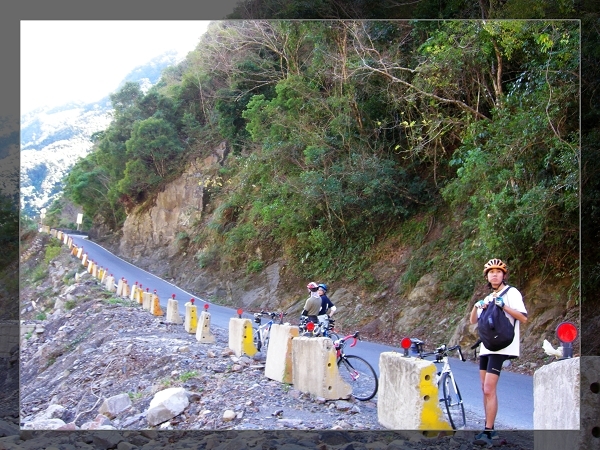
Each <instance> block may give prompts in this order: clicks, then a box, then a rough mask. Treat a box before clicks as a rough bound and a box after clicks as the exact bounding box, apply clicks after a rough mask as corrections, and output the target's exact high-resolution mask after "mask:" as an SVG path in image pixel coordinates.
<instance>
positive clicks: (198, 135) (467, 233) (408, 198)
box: [65, 20, 580, 295]
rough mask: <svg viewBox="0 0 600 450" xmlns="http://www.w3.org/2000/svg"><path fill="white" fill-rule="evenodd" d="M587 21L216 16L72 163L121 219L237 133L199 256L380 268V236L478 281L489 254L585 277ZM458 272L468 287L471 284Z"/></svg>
mask: <svg viewBox="0 0 600 450" xmlns="http://www.w3.org/2000/svg"><path fill="white" fill-rule="evenodd" d="M579 37H580V36H579V24H578V22H576V21H487V22H484V21H443V22H442V21H440V22H438V21H429V22H418V21H417V22H406V21H404V22H388V21H373V22H371V21H326V22H320V21H310V22H294V21H285V20H284V21H233V22H216V23H213V24H212V25H211V27H210V28H209V30H208V32H207V33H206V34H205V35H204V36H203V37H202V39H201V42H200V44H199V45H198V47H197V49H196V50H195V51H194V52H192V53H190V54H189V55H188V57H187V59H186V60H185V61H184V62H182V63H181V64H180V65H178V66H175V67H171V68H169V69H168V70H166V71H165V72H164V74H163V77H162V79H161V81H160V82H159V83H158V84H157V85H155V86H154V87H153V88H151V89H150V91H148V92H147V93H146V94H144V93H142V91H141V89H140V87H139V85H137V84H136V83H131V82H130V83H127V84H125V86H124V87H123V88H122V89H121V90H119V91H118V92H116V93H115V94H112V95H111V101H112V103H113V106H114V120H113V122H112V123H111V125H110V126H109V127H108V129H106V130H105V131H103V132H101V133H98V134H96V135H95V136H94V141H95V150H94V152H93V153H91V154H90V155H89V156H88V157H87V158H85V159H82V160H80V162H78V163H77V164H76V166H75V167H74V168H73V170H72V171H71V173H70V174H69V176H68V178H67V179H66V187H65V194H66V196H67V197H69V198H70V199H71V200H73V201H74V202H76V203H78V204H80V205H82V206H83V208H84V214H85V215H86V216H88V217H96V218H97V219H100V218H101V219H102V220H103V221H104V222H105V223H106V224H108V225H109V226H110V227H111V228H113V229H117V228H118V227H119V226H120V225H121V224H122V222H123V220H124V218H125V216H126V213H127V212H128V211H131V210H132V208H134V207H136V206H138V205H143V204H144V203H145V202H147V201H149V200H151V198H152V196H153V195H154V194H155V193H156V192H158V191H159V190H160V189H161V187H162V186H163V185H164V183H166V182H168V181H169V180H171V179H173V178H174V177H176V176H177V175H178V174H179V173H181V171H182V170H183V168H184V167H185V162H186V161H187V160H189V159H190V158H195V157H197V156H202V155H205V154H207V153H208V152H210V151H211V149H212V148H213V147H214V145H215V144H216V143H218V142H219V141H221V140H223V139H225V140H227V142H228V144H229V146H230V148H231V154H230V156H229V158H228V160H227V163H226V164H225V165H224V166H223V167H222V169H221V170H220V171H218V172H215V173H211V174H205V178H204V179H203V180H202V181H201V183H202V184H203V186H204V188H205V190H206V191H207V192H208V193H209V195H210V198H211V203H212V204H213V205H218V206H217V207H216V209H215V210H214V211H211V212H212V214H211V215H210V219H209V220H208V222H206V223H203V224H198V227H197V233H196V235H194V236H190V238H191V242H192V243H193V244H194V245H196V246H197V248H198V249H200V250H199V253H198V264H199V265H200V266H201V267H202V266H206V265H207V264H209V263H211V264H213V265H214V264H217V265H218V264H221V265H223V264H226V265H229V266H235V267H240V266H242V267H243V265H246V266H247V267H248V268H249V269H250V270H253V269H257V268H258V269H259V268H260V267H262V266H263V263H264V261H262V260H261V259H260V257H258V259H257V257H256V256H255V255H256V252H255V251H254V250H255V249H256V248H257V247H259V246H260V248H261V249H262V250H263V257H262V258H268V257H269V255H281V254H283V255H285V256H286V257H287V258H288V259H289V260H290V261H291V262H292V263H293V264H292V267H293V270H294V271H296V273H297V274H299V275H302V276H306V277H313V276H314V275H315V274H318V275H319V276H320V277H322V278H325V279H329V280H336V279H346V280H349V279H360V280H363V281H364V282H365V283H367V284H368V282H369V271H368V270H369V265H370V264H371V262H372V259H371V256H372V253H371V252H372V251H373V248H374V247H376V245H377V243H379V242H381V241H382V240H383V239H386V238H389V237H390V236H399V237H401V238H402V239H404V241H405V242H406V239H409V238H410V239H412V240H413V241H414V243H415V244H417V246H418V244H420V243H421V242H420V241H421V240H422V239H423V238H424V236H425V234H426V233H427V221H428V220H432V218H435V217H438V218H441V217H445V218H446V220H448V221H454V226H453V227H452V228H448V230H447V232H446V233H445V235H444V236H442V238H440V239H438V240H437V241H436V242H435V243H433V244H431V246H430V247H427V246H423V247H421V248H420V249H419V252H420V253H419V254H418V255H414V256H415V257H414V258H412V259H411V261H412V262H411V267H410V268H409V270H408V271H407V273H406V275H405V276H406V278H407V279H406V283H407V284H411V283H412V282H414V281H416V279H418V277H419V276H420V275H422V274H423V273H425V272H426V271H428V270H430V269H431V268H432V267H435V268H436V269H437V270H438V271H440V272H442V273H443V274H444V276H445V277H446V278H447V279H446V289H447V290H448V291H449V292H454V293H455V294H458V295H462V294H465V295H469V293H470V292H472V288H473V283H474V278H473V277H474V276H475V275H476V274H478V273H479V272H480V270H479V266H480V265H481V261H483V260H485V259H487V258H489V256H490V255H496V256H500V257H503V258H506V259H508V260H510V264H511V267H512V268H513V270H514V271H515V272H516V273H520V274H521V276H527V271H531V273H532V274H535V275H539V274H543V275H544V276H547V275H551V276H559V277H568V278H570V279H573V280H576V279H577V273H576V272H577V270H578V265H577V259H578V255H577V251H578V232H579V230H578V212H579V211H578V208H579V197H578V192H579V176H578V174H579V83H580V81H579V64H580V61H579V50H580V40H579ZM457 289H460V292H458V293H457V292H456V290H457Z"/></svg>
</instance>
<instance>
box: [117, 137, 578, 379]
mask: <svg viewBox="0 0 600 450" xmlns="http://www.w3.org/2000/svg"><path fill="white" fill-rule="evenodd" d="M226 158H227V146H226V144H225V143H222V144H221V145H220V146H218V147H217V148H216V149H215V150H214V151H213V152H212V154H211V155H210V156H208V157H207V158H204V159H197V160H195V161H193V162H191V163H190V164H189V166H188V167H187V169H186V170H185V171H184V173H183V174H182V175H181V176H180V177H179V178H178V179H176V180H174V181H173V182H171V183H170V184H168V185H167V186H166V187H165V189H164V190H163V192H161V193H159V194H158V196H157V197H156V199H155V201H154V203H153V204H152V205H151V206H150V207H148V206H146V207H140V208H138V209H137V210H134V211H132V212H131V213H130V214H129V216H128V218H127V220H126V222H125V225H124V227H123V230H122V233H123V234H122V238H121V240H120V244H119V246H118V249H116V251H117V253H119V254H120V256H121V257H123V258H124V259H126V260H129V261H131V262H132V263H134V264H136V265H137V266H139V267H142V268H144V269H146V270H148V271H150V272H152V273H154V274H156V275H158V276H160V277H162V278H165V279H168V280H170V281H171V282H173V283H175V284H177V285H178V286H180V287H182V288H184V289H186V290H188V291H190V292H192V293H193V294H194V295H197V296H198V297H199V298H202V299H204V300H208V301H212V302H215V303H218V304H221V305H227V306H232V307H234V308H243V309H244V310H247V311H258V310H261V309H270V310H284V311H287V312H288V313H289V315H288V320H289V321H290V322H293V323H295V321H296V320H297V317H298V316H299V314H300V311H301V310H302V307H303V305H304V301H305V299H306V295H305V291H304V286H305V284H306V280H301V279H298V278H297V277H295V276H293V275H290V274H289V271H288V270H286V264H287V261H286V260H285V259H284V258H283V256H281V257H279V258H278V257H275V258H271V259H270V260H269V261H268V264H267V265H265V268H264V269H263V270H262V271H261V272H259V273H252V274H248V273H246V272H245V271H244V270H237V271H234V270H231V269H223V268H219V267H213V266H211V265H207V266H206V267H203V268H201V267H199V265H198V261H197V259H196V253H197V252H201V251H202V250H203V249H202V248H201V246H200V245H199V244H198V243H196V242H195V241H194V237H195V236H196V235H197V234H198V230H200V229H201V224H202V222H203V221H204V219H205V217H204V216H205V215H207V214H210V211H212V210H214V208H215V207H216V205H213V204H210V202H209V200H208V193H207V189H206V188H205V186H207V185H208V184H209V180H210V179H211V177H212V176H214V174H215V173H216V172H217V170H218V169H219V167H220V166H221V165H223V164H224V163H225V162H226ZM438 231H439V230H438ZM432 234H433V235H435V234H436V231H435V230H433V231H432ZM113 250H115V249H113ZM256 251H257V252H260V249H256ZM413 252H414V249H412V248H408V247H407V248H390V252H389V255H388V256H387V257H386V258H385V259H384V260H381V261H377V262H375V264H374V266H373V268H372V273H373V274H374V276H376V278H377V280H378V281H380V282H381V283H380V285H381V286H382V288H381V289H380V290H379V291H378V292H371V291H367V290H365V289H364V288H363V287H361V286H360V285H359V284H357V283H348V284H345V285H343V286H341V285H339V286H337V285H335V283H334V285H332V286H331V287H332V289H330V292H329V297H330V298H331V300H332V301H333V302H334V303H335V304H336V306H337V308H338V310H337V312H336V314H335V319H336V326H337V331H338V332H353V331H356V330H360V331H361V333H362V334H363V336H364V337H365V338H366V339H369V340H375V341H379V342H383V343H387V344H390V345H396V346H399V343H400V340H401V339H402V338H403V337H406V336H411V337H418V338H420V339H422V340H424V341H425V342H426V346H427V345H429V346H430V347H433V346H436V345H439V344H441V343H449V344H454V343H460V344H461V345H463V346H464V347H466V348H467V349H468V347H469V346H470V345H471V344H473V343H474V342H475V341H476V340H477V331H476V326H475V325H471V324H470V323H469V321H468V313H469V311H464V310H462V309H461V308H460V307H459V305H457V304H456V302H455V301H453V300H449V299H445V298H441V297H440V293H439V291H440V289H439V276H438V274H436V273H435V272H431V273H428V274H426V275H424V276H423V277H422V278H421V279H420V280H419V281H418V282H417V283H416V285H415V286H414V288H413V289H412V290H411V291H410V292H407V293H405V294H404V295H399V294H398V292H400V291H401V289H400V285H399V283H400V279H401V274H402V272H403V270H404V268H405V267H406V265H407V260H408V259H410V257H411V256H410V255H411V254H413ZM317 281H321V280H317ZM323 281H327V280H323ZM509 281H510V280H509ZM569 285H570V280H568V279H565V280H564V283H563V284H562V285H559V284H556V283H553V284H549V283H548V282H547V281H544V280H536V279H532V280H529V281H528V282H527V283H526V284H525V285H519V286H517V287H518V289H519V290H520V291H521V293H522V294H523V296H524V299H525V304H526V307H527V308H528V312H529V321H528V323H527V324H525V325H524V326H522V327H521V329H522V332H521V338H522V339H521V342H522V350H521V351H522V356H521V358H520V359H519V363H520V364H519V365H518V366H517V365H516V364H515V366H516V367H514V368H513V369H517V370H518V371H521V372H526V373H532V371H533V370H534V369H535V368H536V367H538V366H540V365H543V364H546V363H548V362H550V361H551V359H550V358H548V357H547V356H546V355H545V354H544V353H543V351H542V350H541V343H542V341H543V340H544V339H549V340H551V341H552V342H553V343H554V344H555V345H556V344H557V341H556V340H555V338H554V330H555V328H556V325H557V324H558V323H559V322H560V321H562V320H566V319H571V320H574V321H576V323H579V321H578V311H579V308H578V306H577V305H576V304H574V301H573V300H571V301H570V302H567V301H566V300H564V299H566V298H568V297H569V296H568V289H569ZM486 293H487V290H486V289H485V288H484V286H483V283H482V286H479V287H478V288H477V289H476V290H475V291H474V292H473V295H472V298H471V301H470V304H472V303H474V302H475V301H476V300H477V299H479V298H483V296H484V295H485V294H486ZM462 308H463V309H464V305H462ZM576 345H578V343H576Z"/></svg>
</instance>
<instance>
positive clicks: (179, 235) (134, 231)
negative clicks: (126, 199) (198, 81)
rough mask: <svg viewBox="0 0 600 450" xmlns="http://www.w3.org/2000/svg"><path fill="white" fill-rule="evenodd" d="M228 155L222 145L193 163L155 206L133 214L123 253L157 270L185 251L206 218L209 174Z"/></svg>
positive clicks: (126, 229)
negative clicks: (199, 223)
mask: <svg viewBox="0 0 600 450" xmlns="http://www.w3.org/2000/svg"><path fill="white" fill-rule="evenodd" d="M226 155H227V147H226V144H225V143H222V144H221V145H220V146H219V147H218V148H217V149H215V151H214V152H213V154H212V155H210V156H209V157H207V158H205V159H203V160H200V159H197V160H195V161H193V162H191V163H190V165H189V167H188V168H187V169H186V170H185V172H184V173H183V174H182V175H181V176H180V177H179V178H178V179H176V180H175V181H173V182H172V183H170V184H168V185H167V186H166V188H165V189H164V191H162V192H160V193H159V194H158V196H157V197H156V201H155V203H154V205H153V206H152V207H150V208H147V207H141V208H138V209H137V210H134V211H132V213H130V214H129V215H128V217H127V219H126V220H125V224H124V225H123V237H122V239H121V243H120V247H119V251H120V252H121V254H122V255H123V256H125V257H127V258H128V259H129V260H131V261H133V262H136V263H138V264H140V265H142V266H146V267H148V268H149V269H151V270H157V269H162V268H164V267H163V266H164V263H165V261H167V260H169V259H171V258H173V257H174V256H175V255H177V254H178V253H180V252H181V251H182V250H183V251H185V249H184V247H185V244H186V241H187V240H188V237H187V236H188V235H189V233H191V231H192V228H193V225H194V224H195V223H196V222H197V221H199V220H201V218H202V211H203V209H204V207H205V200H204V199H205V190H204V183H205V181H206V178H207V175H206V174H207V173H208V172H209V171H210V170H211V169H213V168H214V167H215V166H218V165H220V164H222V162H223V160H224V159H225V157H226Z"/></svg>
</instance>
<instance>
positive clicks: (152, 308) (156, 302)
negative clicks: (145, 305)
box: [150, 289, 164, 316]
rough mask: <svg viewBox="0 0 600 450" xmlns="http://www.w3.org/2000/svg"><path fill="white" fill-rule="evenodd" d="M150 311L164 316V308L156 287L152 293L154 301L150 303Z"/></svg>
mask: <svg viewBox="0 0 600 450" xmlns="http://www.w3.org/2000/svg"><path fill="white" fill-rule="evenodd" d="M150 313H151V314H153V315H155V316H162V315H163V314H164V313H163V310H162V309H161V308H160V300H159V299H158V295H156V289H154V293H153V294H152V302H151V303H150Z"/></svg>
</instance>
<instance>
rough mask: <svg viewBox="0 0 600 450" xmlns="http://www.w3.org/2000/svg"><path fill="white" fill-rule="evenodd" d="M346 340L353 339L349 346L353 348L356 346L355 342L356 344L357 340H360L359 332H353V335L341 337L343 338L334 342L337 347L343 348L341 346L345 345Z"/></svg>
mask: <svg viewBox="0 0 600 450" xmlns="http://www.w3.org/2000/svg"><path fill="white" fill-rule="evenodd" d="M348 339H353V341H352V344H350V347H354V346H355V345H356V342H357V341H358V340H360V332H359V331H357V332H355V333H354V334H349V335H348V336H345V337H343V338H341V339H338V340H337V341H336V342H337V345H338V346H343V345H345V343H346V341H347V340H348Z"/></svg>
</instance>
